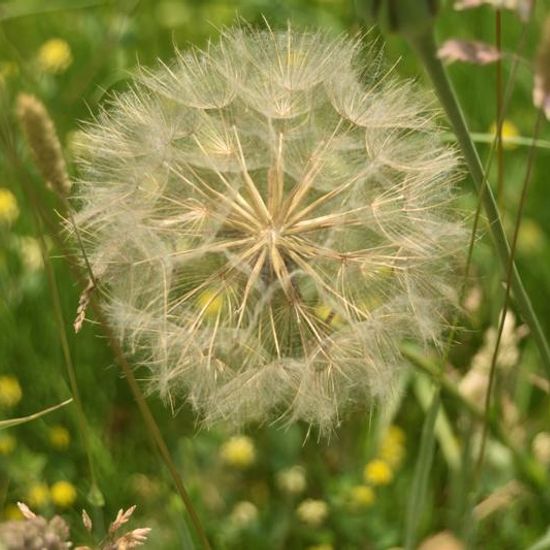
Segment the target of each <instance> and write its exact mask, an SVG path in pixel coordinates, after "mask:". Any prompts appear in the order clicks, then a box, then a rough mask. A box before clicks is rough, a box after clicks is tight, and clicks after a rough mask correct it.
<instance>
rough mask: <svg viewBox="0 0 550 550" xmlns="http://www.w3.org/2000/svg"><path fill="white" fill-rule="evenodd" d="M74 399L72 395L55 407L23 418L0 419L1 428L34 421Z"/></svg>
mask: <svg viewBox="0 0 550 550" xmlns="http://www.w3.org/2000/svg"><path fill="white" fill-rule="evenodd" d="M72 400H73V398H72V397H71V398H70V399H67V401H63V403H59V405H54V406H53V407H49V408H47V409H44V410H42V411H39V412H37V413H34V414H29V415H28V416H22V417H21V418H10V419H8V420H0V430H5V429H6V428H13V427H14V426H18V425H19V424H26V423H27V422H32V421H33V420H36V419H37V418H40V417H41V416H44V415H45V414H48V413H51V412H52V411H55V410H57V409H60V408H61V407H64V406H65V405H68V404H69V403H71V402H72Z"/></svg>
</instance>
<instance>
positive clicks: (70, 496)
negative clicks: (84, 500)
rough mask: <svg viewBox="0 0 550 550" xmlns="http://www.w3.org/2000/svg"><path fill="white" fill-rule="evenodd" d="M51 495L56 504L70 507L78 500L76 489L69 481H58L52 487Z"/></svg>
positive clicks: (61, 506)
mask: <svg viewBox="0 0 550 550" xmlns="http://www.w3.org/2000/svg"><path fill="white" fill-rule="evenodd" d="M50 495H51V498H52V502H53V503H54V504H55V505H56V506H59V507H60V508H68V507H69V506H72V504H73V503H74V501H75V500H76V489H75V488H74V485H73V484H72V483H69V482H68V481H56V482H55V483H54V484H53V485H52V487H51V489H50Z"/></svg>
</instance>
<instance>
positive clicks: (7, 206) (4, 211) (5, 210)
mask: <svg viewBox="0 0 550 550" xmlns="http://www.w3.org/2000/svg"><path fill="white" fill-rule="evenodd" d="M18 217H19V207H18V206H17V199H16V198H15V195H14V194H13V193H12V192H11V191H10V190H9V189H6V188H5V187H0V224H2V223H5V224H7V225H9V224H11V223H13V222H14V221H15V220H16V219H17V218H18Z"/></svg>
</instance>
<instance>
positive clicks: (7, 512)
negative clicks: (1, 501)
mask: <svg viewBox="0 0 550 550" xmlns="http://www.w3.org/2000/svg"><path fill="white" fill-rule="evenodd" d="M3 515H4V518H5V519H6V520H8V521H19V520H22V519H23V514H22V513H21V510H19V507H18V506H17V505H16V504H8V505H6V507H5V508H4V514H3Z"/></svg>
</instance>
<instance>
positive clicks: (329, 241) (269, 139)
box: [74, 24, 463, 431]
mask: <svg viewBox="0 0 550 550" xmlns="http://www.w3.org/2000/svg"><path fill="white" fill-rule="evenodd" d="M435 114H436V113H435V112H434V109H433V104H432V101H431V99H430V98H429V97H427V96H426V94H424V93H422V92H420V91H419V90H418V89H417V88H416V87H415V86H414V85H413V84H411V83H410V82H408V81H402V80H398V79H397V78H396V77H395V76H394V75H393V74H392V72H391V71H388V70H386V69H385V68H384V67H383V66H382V64H381V63H380V59H379V56H378V55H375V54H374V53H373V50H372V49H369V48H367V47H364V46H363V44H362V40H361V39H351V38H348V37H345V36H340V37H333V36H330V35H329V34H328V33H325V32H311V31H306V32H301V31H297V30H294V29H292V28H290V26H289V28H288V29H287V30H286V31H284V32H272V30H271V29H269V28H267V29H263V30H255V29H252V28H249V27H248V26H246V25H244V24H243V25H241V26H239V27H236V28H232V29H227V30H224V31H223V32H222V33H221V37H220V39H219V41H218V42H217V43H215V44H214V43H212V44H209V45H208V47H207V48H206V49H205V50H204V51H199V50H192V51H188V52H178V53H177V56H176V59H175V61H174V62H173V63H172V64H170V65H165V64H162V63H161V64H160V66H159V67H158V68H156V69H154V70H148V69H143V70H142V71H141V74H140V75H139V78H138V79H137V82H136V83H135V85H134V87H133V88H132V89H131V90H129V91H127V92H125V93H123V94H121V95H118V96H116V97H115V98H114V99H113V100H112V102H111V105H110V106H109V107H107V108H106V109H105V110H104V111H103V112H102V113H101V114H100V115H99V117H98V120H97V121H96V122H95V123H94V124H91V125H90V126H89V128H88V129H87V131H86V135H85V139H84V140H83V149H84V151H83V152H82V157H81V162H80V167H81V181H80V182H79V184H78V185H77V191H76V193H75V195H74V201H75V203H78V205H79V212H78V214H77V216H76V223H77V225H78V226H79V228H80V232H81V234H82V237H83V239H84V241H85V248H86V252H87V255H88V257H89V259H90V261H91V265H92V267H93V269H94V272H95V274H96V277H101V281H102V288H101V290H102V292H103V293H104V298H105V307H106V309H107V310H108V313H109V316H110V320H111V322H112V323H113V324H114V326H115V327H116V328H117V330H118V334H119V336H120V338H121V339H122V340H123V341H124V342H125V343H126V344H127V346H128V350H129V352H131V353H134V354H135V356H136V360H137V361H139V363H140V364H142V365H145V366H146V367H148V369H149V370H150V373H151V381H152V384H153V386H154V387H155V388H157V389H158V390H159V391H160V392H161V394H162V395H163V396H164V397H166V398H167V399H169V400H170V402H171V403H172V402H174V399H175V398H176V397H178V396H184V397H185V398H186V399H187V400H188V401H189V402H190V403H191V404H192V405H193V406H194V407H195V408H196V409H197V411H198V412H199V413H200V414H201V417H202V418H203V419H204V421H205V422H206V423H207V424H211V423H213V422H216V421H220V420H224V421H230V422H232V423H233V424H235V425H240V424H242V423H244V422H248V421H262V420H268V419H277V418H278V419H283V420H285V421H295V420H298V419H301V420H305V421H306V422H309V423H311V424H313V425H316V426H317V427H319V428H320V429H321V431H329V430H330V429H331V428H333V427H334V426H335V425H336V424H337V423H338V422H339V421H340V418H341V414H342V411H344V410H345V409H346V408H349V406H350V405H351V404H353V403H355V404H359V405H362V406H363V405H364V404H373V403H375V402H377V401H379V400H383V399H385V398H386V397H387V395H388V392H390V391H392V387H393V382H394V380H395V378H396V373H397V372H398V371H399V369H400V367H401V364H402V358H401V355H400V353H399V343H400V342H401V340H402V339H403V338H411V339H414V340H416V341H421V342H423V343H430V342H435V343H437V342H438V340H439V338H440V334H441V329H442V327H443V326H444V318H445V314H446V311H447V310H448V307H449V305H450V304H451V303H452V302H453V300H454V296H455V292H454V290H453V288H452V283H451V281H450V280H449V276H450V273H451V272H452V265H451V264H452V258H453V256H454V255H456V252H457V250H460V249H461V248H462V246H463V230H462V227H461V224H460V223H459V222H457V219H456V216H455V215H454V214H453V212H452V204H451V203H452V189H453V183H454V182H455V181H456V177H457V172H456V165H457V160H456V156H455V153H454V151H453V150H452V148H449V147H448V146H446V145H444V144H443V143H442V139H441V134H440V130H439V129H438V127H437V125H436V124H435V122H434V116H435Z"/></svg>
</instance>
